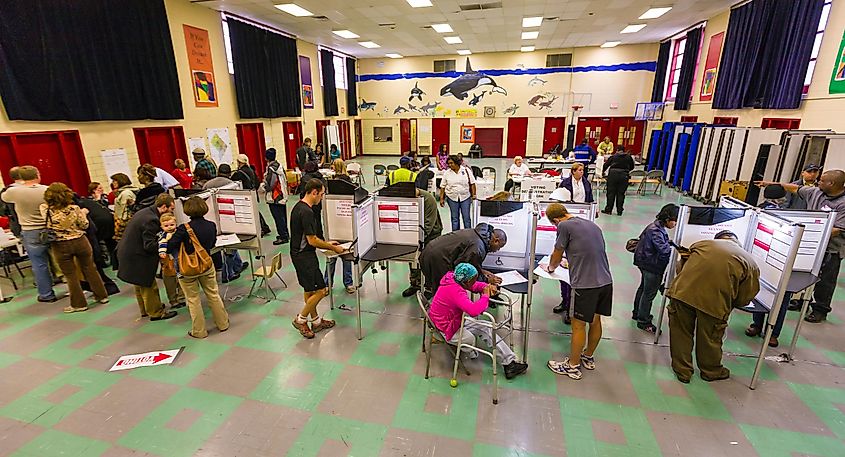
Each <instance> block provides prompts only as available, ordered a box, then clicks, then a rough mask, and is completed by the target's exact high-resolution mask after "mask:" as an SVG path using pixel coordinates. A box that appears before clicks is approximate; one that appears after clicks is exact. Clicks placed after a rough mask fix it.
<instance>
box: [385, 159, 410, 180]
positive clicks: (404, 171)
mask: <svg viewBox="0 0 845 457" xmlns="http://www.w3.org/2000/svg"><path fill="white" fill-rule="evenodd" d="M411 162H413V159H411V157H409V156H402V157H400V158H399V167H400V168H399V169H398V170H393V171H391V172H390V173H388V174H387V180H386V181H385V183H384V184H385V185H386V186H389V185H391V184H396V183H398V182H414V181H416V179H417V174H416V173H414V172H413V171H411Z"/></svg>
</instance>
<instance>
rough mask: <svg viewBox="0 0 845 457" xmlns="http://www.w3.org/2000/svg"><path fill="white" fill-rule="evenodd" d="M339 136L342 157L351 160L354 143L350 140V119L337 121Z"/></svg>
mask: <svg viewBox="0 0 845 457" xmlns="http://www.w3.org/2000/svg"><path fill="white" fill-rule="evenodd" d="M337 130H338V136H340V157H341V158H343V160H349V158H350V157H351V155H352V143H351V141H349V120H343V121H337Z"/></svg>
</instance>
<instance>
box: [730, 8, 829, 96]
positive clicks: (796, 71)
mask: <svg viewBox="0 0 845 457" xmlns="http://www.w3.org/2000/svg"><path fill="white" fill-rule="evenodd" d="M823 6H824V0H754V1H752V2H751V3H747V4H745V5H743V6H741V7H739V8H735V9H733V10H732V11H731V16H730V20H729V22H728V31H727V36H726V37H725V45H724V49H723V51H722V59H721V62H720V64H719V77H718V81H717V83H716V91H715V93H714V94H713V108H714V109H739V108H766V109H795V108H798V106H799V104H800V103H801V92H802V91H803V87H804V77H805V76H806V74H807V65H808V64H809V62H810V54H811V52H812V48H813V41H814V39H815V35H816V30H817V28H818V25H819V19H820V18H821V12H822V7H823Z"/></svg>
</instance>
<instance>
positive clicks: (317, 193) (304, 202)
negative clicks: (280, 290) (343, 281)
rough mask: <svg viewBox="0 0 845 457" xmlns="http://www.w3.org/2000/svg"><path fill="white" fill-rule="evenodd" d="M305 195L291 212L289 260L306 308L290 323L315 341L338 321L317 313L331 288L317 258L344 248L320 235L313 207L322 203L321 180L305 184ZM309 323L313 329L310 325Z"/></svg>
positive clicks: (322, 189) (339, 251)
mask: <svg viewBox="0 0 845 457" xmlns="http://www.w3.org/2000/svg"><path fill="white" fill-rule="evenodd" d="M303 190H304V192H305V194H304V196H303V197H302V199H301V200H299V202H297V203H296V205H295V206H294V207H293V210H292V211H291V213H290V234H291V244H290V259H291V263H293V268H294V270H296V279H297V281H299V285H300V286H302V289H303V290H304V294H303V298H304V299H305V306H303V307H302V310H301V311H300V312H299V314H297V315H296V317H295V318H294V319H293V322H291V324H292V325H293V327H294V328H295V329H297V330H298V331H299V334H300V335H302V336H303V337H304V338H307V339H310V338H314V334H315V333H317V332H320V331H322V330H326V329H330V328H332V327H334V325H335V322H334V321H333V320H329V319H323V318H322V317H320V315H319V314H317V305H318V304H319V303H320V300H322V299H323V298H324V297H325V296H326V295H328V289H327V288H326V282H325V279H324V278H323V272H321V271H320V261H319V260H318V259H317V249H326V250H330V251H333V252H335V253H337V254H341V253H342V252H343V248H342V247H340V246H338V244H337V242H326V241H323V239H322V238H321V237H319V236H318V231H317V223H316V221H315V219H316V217H317V216H315V214H314V210H313V208H314V206H316V205H318V204H319V203H320V202H321V201H322V200H323V195H324V194H325V188H324V186H323V182H322V181H320V180H319V179H311V180H309V181H308V182H307V183H305V188H304V189H303ZM309 323H310V326H309Z"/></svg>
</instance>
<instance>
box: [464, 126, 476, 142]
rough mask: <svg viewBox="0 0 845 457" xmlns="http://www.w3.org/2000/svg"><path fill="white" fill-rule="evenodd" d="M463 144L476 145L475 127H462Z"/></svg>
mask: <svg viewBox="0 0 845 457" xmlns="http://www.w3.org/2000/svg"><path fill="white" fill-rule="evenodd" d="M461 143H475V126H474V125H461Z"/></svg>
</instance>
